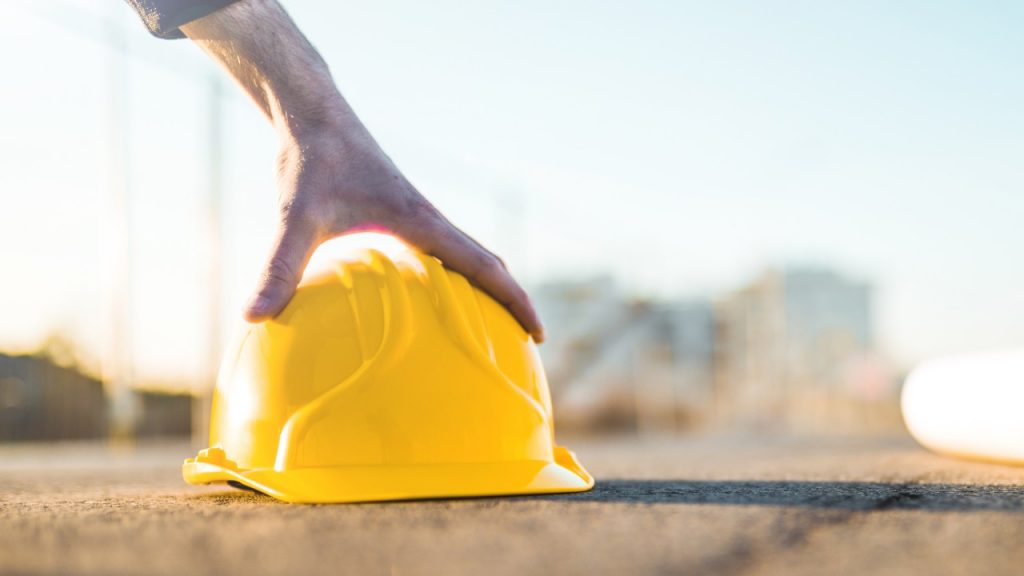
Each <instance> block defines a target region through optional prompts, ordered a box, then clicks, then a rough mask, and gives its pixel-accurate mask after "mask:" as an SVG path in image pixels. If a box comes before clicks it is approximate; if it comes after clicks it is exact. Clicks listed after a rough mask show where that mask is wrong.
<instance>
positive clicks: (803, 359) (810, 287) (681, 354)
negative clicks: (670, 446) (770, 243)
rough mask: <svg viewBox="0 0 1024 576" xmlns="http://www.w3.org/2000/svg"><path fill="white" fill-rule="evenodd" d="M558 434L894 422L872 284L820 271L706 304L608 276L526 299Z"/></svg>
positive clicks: (879, 426) (867, 426) (856, 426)
mask: <svg viewBox="0 0 1024 576" xmlns="http://www.w3.org/2000/svg"><path fill="white" fill-rule="evenodd" d="M535 295H536V303H537V307H538V310H539V312H540V313H541V316H542V317H543V318H544V320H545V324H546V325H547V327H548V338H549V339H548V341H547V342H546V343H545V344H544V346H542V347H541V355H542V356H543V358H544V362H545V367H546V368H547V372H548V380H549V382H550V385H551V390H552V397H553V398H554V400H555V403H554V406H555V412H556V414H555V417H556V419H557V420H558V422H559V426H560V427H565V428H577V429H586V430H595V429H619V430H635V431H638V432H647V431H661V430H676V431H681V430H691V429H694V428H697V427H703V426H719V427H737V426H738V427H748V428H761V429H763V428H773V429H787V430H799V431H808V432H836V433H848V432H858V433H860V432H872V431H891V430H894V429H897V428H898V427H899V426H900V419H899V414H898V403H897V402H896V400H895V386H894V384H895V382H896V378H895V377H894V375H893V371H892V370H891V369H890V368H889V366H888V364H887V363H886V362H885V361H884V360H883V358H882V357H881V356H880V355H879V354H878V352H877V350H876V346H875V342H874V336H873V335H874V314H873V304H872V301H873V290H872V288H871V287H870V286H869V285H867V284H865V283H863V282H858V281H853V280H849V279H847V278H844V277H843V276H841V275H839V274H836V273H834V272H831V271H828V270H820V269H792V270H787V271H773V272H766V273H764V274H763V275H761V276H760V277H758V278H757V279H756V280H755V281H753V282H751V283H749V284H748V285H746V286H744V287H742V288H740V289H738V290H736V291H734V292H732V293H730V294H728V295H726V296H725V297H723V298H721V299H719V300H718V301H716V302H714V303H712V302H711V301H700V300H696V301H667V302H652V301H642V300H637V299H631V298H629V297H628V296H626V295H624V294H623V293H622V292H621V291H620V290H619V289H618V288H617V286H616V285H615V283H614V282H613V281H612V280H611V279H609V278H596V279H592V280H587V281H580V282H562V283H557V284H549V285H546V286H543V287H541V288H540V289H538V290H536V291H535Z"/></svg>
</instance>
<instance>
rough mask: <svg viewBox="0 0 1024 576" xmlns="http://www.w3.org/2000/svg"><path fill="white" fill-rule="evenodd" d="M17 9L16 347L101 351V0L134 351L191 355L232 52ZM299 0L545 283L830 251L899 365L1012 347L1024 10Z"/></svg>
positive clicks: (737, 274) (793, 259) (727, 281)
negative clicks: (210, 52) (220, 93)
mask: <svg viewBox="0 0 1024 576" xmlns="http://www.w3.org/2000/svg"><path fill="white" fill-rule="evenodd" d="M7 2H8V3H10V4H12V5H13V6H15V8H16V9H17V10H18V11H17V12H15V13H16V14H19V15H21V16H23V18H21V19H19V23H18V25H17V26H13V27H11V28H10V29H9V31H8V32H7V33H6V34H5V35H4V36H3V37H2V38H0V49H2V50H3V53H5V54H7V55H8V57H7V58H6V59H5V67H6V69H5V75H4V80H3V89H2V90H0V105H2V106H3V109H4V110H5V111H6V114H5V129H4V130H3V131H2V132H0V169H2V170H0V190H2V194H3V203H2V206H3V210H0V243H2V245H3V246H4V247H5V248H3V250H2V251H0V266H2V269H4V270H5V271H7V274H8V276H9V277H10V278H13V279H15V280H14V281H10V282H5V283H3V285H0V314H2V317H3V318H4V319H5V320H4V321H3V322H0V346H5V347H8V348H10V347H25V346H32V345H34V343H35V341H36V340H38V339H39V338H40V337H42V336H43V335H45V334H46V333H48V332H50V331H52V330H54V329H62V330H65V331H69V332H71V333H72V334H74V335H75V337H76V339H78V340H79V341H80V342H81V343H82V344H83V345H85V346H86V347H87V348H88V349H90V350H100V349H101V347H102V344H101V342H102V341H103V338H104V337H105V336H104V334H105V332H104V330H106V327H107V326H108V324H109V322H108V320H107V312H108V311H107V310H105V309H104V307H103V306H102V304H103V302H104V301H105V297H104V294H105V293H107V291H108V290H109V288H110V287H109V286H108V285H107V284H109V280H105V278H107V275H104V274H95V273H93V271H94V270H96V269H97V267H99V269H100V270H107V269H109V266H107V264H105V262H106V261H105V259H104V257H103V256H102V255H103V254H104V253H105V250H106V249H107V247H108V246H109V244H110V238H109V237H108V236H105V235H104V230H109V214H108V212H109V211H108V207H109V205H108V204H107V202H108V200H107V198H108V194H107V192H106V191H107V190H108V188H109V182H110V172H109V168H110V166H111V163H110V159H109V132H110V130H109V126H110V121H109V118H108V116H107V111H108V106H107V104H106V103H107V99H108V98H109V97H110V93H111V91H110V88H109V82H108V80H109V76H108V68H109V67H108V64H109V62H110V59H111V58H110V54H109V50H108V49H107V48H105V46H104V43H103V42H101V41H97V40H95V38H96V37H99V36H102V35H104V34H107V33H108V30H106V29H104V28H102V27H100V26H98V25H97V24H95V23H92V24H90V23H89V22H90V21H91V20H90V19H86V20H85V21H84V22H86V23H84V24H77V25H75V24H73V23H74V22H75V21H77V20H79V19H78V18H77V17H76V15H78V14H85V15H90V14H91V15H95V16H96V17H111V18H113V20H114V22H115V23H116V24H117V25H118V26H120V27H121V28H123V29H124V38H125V41H126V42H127V44H128V50H129V52H130V53H131V56H130V57H127V58H126V59H125V62H126V63H127V64H126V70H127V73H128V81H127V86H128V91H127V93H126V94H125V95H124V99H125V101H126V103H127V109H126V110H127V112H126V113H127V114H128V118H129V119H130V126H131V130H130V133H129V137H128V141H129V144H130V146H131V149H132V152H131V154H130V161H131V163H132V166H133V168H132V171H131V176H130V183H131V190H132V205H133V215H134V224H133V254H134V260H135V262H136V274H135V276H134V280H133V282H134V287H133V292H134V293H135V306H134V310H135V314H136V320H135V333H136V337H135V342H136V344H135V348H136V349H135V351H134V352H133V353H134V354H135V356H136V358H138V359H139V364H140V371H141V372H143V373H144V374H146V375H156V376H160V377H164V378H169V379H170V378H183V377H184V378H187V377H192V376H194V375H195V374H198V373H199V372H200V371H201V366H202V357H203V356H202V355H203V350H205V349H206V348H207V346H206V343H205V341H204V339H203V338H204V336H203V334H204V331H203V315H202V311H201V308H200V304H201V303H202V302H203V298H204V287H205V286H206V285H207V281H206V280H205V279H204V277H203V276H202V273H203V268H202V251H203V243H202V241H203V236H202V233H203V223H202V221H201V220H199V219H198V218H199V216H198V215H199V213H200V208H201V206H202V204H201V202H202V194H203V192H204V178H203V169H204V166H205V164H204V163H205V161H206V158H205V154H206V151H207V140H206V134H207V130H208V128H207V126H206V125H205V124H204V122H205V114H206V113H207V110H206V107H205V106H206V102H205V100H204V95H205V92H204V91H205V89H206V84H205V79H206V78H208V77H210V76H211V75H212V74H214V73H215V72H216V71H215V70H214V69H213V67H212V65H210V64H209V63H208V62H206V61H205V59H204V57H203V56H202V55H200V54H199V53H198V51H197V50H196V49H195V47H194V46H190V45H189V43H188V42H187V41H178V42H160V41H157V40H154V39H151V38H149V37H148V36H147V35H146V34H144V33H143V32H142V30H141V29H140V28H139V26H138V25H137V23H136V22H134V15H133V14H132V13H131V12H130V11H129V10H128V9H127V8H126V7H124V6H121V5H120V3H119V2H115V1H114V0H109V4H110V5H107V4H104V3H98V2H95V0H76V1H70V0H67V1H65V2H62V3H58V4H56V5H55V6H52V7H50V8H40V7H37V6H36V4H37V3H33V2H29V1H28V0H7ZM285 5H286V7H288V8H289V9H290V11H291V12H292V14H293V16H294V17H295V19H296V20H297V21H298V22H299V24H300V26H301V27H302V28H303V29H304V30H305V32H306V34H307V35H308V36H309V37H310V39H311V40H312V41H313V42H314V43H315V44H316V45H317V47H318V48H320V50H321V51H322V52H323V54H324V56H325V58H326V59H327V60H328V62H329V64H330V65H331V68H332V70H333V72H334V75H335V77H336V79H337V81H338V83H339V85H340V86H341V88H342V91H343V92H344V94H345V95H346V96H347V97H348V98H349V100H350V101H351V102H352V103H353V105H354V106H355V108H356V110H357V111H358V112H359V113H360V115H361V116H362V117H363V119H364V121H365V122H366V123H367V124H368V125H369V126H370V128H371V130H372V131H373V132H374V133H375V134H376V135H377V136H378V138H379V140H381V142H382V144H383V145H384V147H385V149H386V150H388V151H389V153H390V154H391V155H392V156H393V157H394V158H395V160H396V161H397V162H398V164H399V166H401V167H402V168H403V169H404V170H405V171H406V172H407V174H408V175H409V176H410V178H411V179H412V180H413V181H414V182H415V183H417V184H418V185H419V186H420V188H421V189H422V190H423V191H424V193H425V194H426V195H427V196H428V197H430V198H432V199H434V200H435V201H436V202H437V203H438V204H439V205H440V206H441V207H442V209H444V210H445V211H446V212H448V214H449V216H450V217H451V218H452V219H453V220H455V221H456V222H457V223H458V224H460V225H461V226H463V227H464V228H466V229H467V230H469V231H470V232H471V233H473V234H474V235H476V236H478V237H479V238H480V239H481V240H482V241H483V242H484V243H486V244H488V245H490V246H492V247H494V248H495V250H496V251H498V252H500V253H502V255H503V256H505V257H506V259H507V260H508V261H509V262H510V263H511V265H512V267H513V269H514V270H515V271H517V272H518V274H519V275H520V276H521V277H523V278H524V279H525V280H526V281H527V283H530V284H533V283H537V282H541V281H543V280H545V279H549V278H565V277H575V276H584V275H592V274H598V273H602V272H605V271H609V272H612V273H613V274H615V275H616V276H617V277H619V278H620V279H621V280H622V282H623V283H624V285H626V286H628V287H629V288H630V289H631V290H634V291H636V292H637V293H641V294H648V295H655V296H661V297H677V296H702V295H714V294H717V293H719V292H721V291H722V290H726V289H728V288H731V287H734V286H736V285H737V284H739V283H741V282H743V281H745V280H747V279H749V278H750V277H752V276H753V275H754V274H756V272H757V271H758V270H759V269H761V268H762V267H764V266H771V265H777V266H782V265H792V264H822V265H828V266H831V267H833V268H836V269H838V270H840V271H842V272H846V273H849V274H850V275H853V276H856V277H861V278H864V279H867V280H869V281H871V282H873V283H874V284H875V285H876V286H877V287H878V319H879V325H880V326H879V332H880V333H879V336H880V338H881V340H882V342H883V344H884V346H885V348H886V350H888V351H889V352H891V353H892V354H893V355H894V356H895V357H896V358H897V359H899V360H900V361H903V362H912V361H915V360H917V359H919V358H921V357H924V356H928V355H932V354H937V353H944V352H950V351H956V350H966V349H981V348H987V347H1005V346H1015V345H1020V344H1022V343H1024V269H1022V267H1021V266H1020V265H1019V264H1018V262H1019V260H1020V256H1019V254H1020V251H1021V248H1022V247H1024V232H1022V228H1021V223H1022V221H1024V196H1022V190H1024V169H1022V168H1021V162H1020V158H1021V155H1022V153H1024V112H1022V111H1021V110H1022V109H1021V104H1020V103H1021V102H1022V101H1024V74H1022V72H1024V70H1022V66H1024V64H1022V63H1024V36H1022V35H1021V34H1020V29H1021V27H1022V24H1024V5H1020V4H1019V3H1012V2H966V1H965V2H924V1H921V2H901V3H892V2H856V3H854V2H846V3H838V2H835V3H833V2H777V3H768V2H755V1H747V2H667V1H662V2H658V1H653V0H647V1H637V2H629V3H625V2H594V1H582V0H579V1H577V0H572V1H560V2H554V3H552V2H540V1H523V0H518V1H516V2H500V3H499V2H493V3H465V2H455V1H453V0H445V1H434V0H432V1H430V2H414V1H412V0H395V1H386V0H380V1H374V2H330V3H328V2H314V1H312V0H293V1H286V2H285ZM69 26H71V28H69ZM91 38H92V39H91ZM227 92H228V93H229V97H227V98H226V99H225V101H224V106H225V108H226V110H227V114H226V117H225V119H224V126H225V128H226V130H227V133H228V138H227V141H226V145H225V148H226V159H225V160H226V166H225V186H226V191H225V192H226V201H225V211H226V217H225V232H226V236H227V238H226V240H227V245H226V258H227V262H226V265H225V268H224V275H223V277H224V281H225V305H226V311H225V317H226V318H229V319H231V320H233V319H234V317H235V312H236V310H237V309H238V307H239V306H240V305H241V303H242V300H243V299H244V297H245V295H246V292H247V290H248V289H249V284H250V282H251V281H252V279H253V277H254V276H255V273H256V271H257V270H258V267H259V264H260V262H261V260H262V259H263V256H264V251H265V249H266V247H267V243H268V242H269V232H270V226H271V222H272V209H273V201H274V191H273V183H272V169H271V161H272V158H273V155H274V152H275V142H274V139H273V134H272V132H271V131H270V129H269V128H268V127H267V126H266V125H265V122H263V120H262V119H261V118H260V117H259V116H258V114H257V113H256V112H255V110H254V109H253V107H252V106H251V105H250V104H249V103H248V101H247V100H245V99H244V97H242V96H240V95H239V94H238V91H237V89H235V88H234V87H233V86H228V87H227ZM509 207H511V208H512V209H515V210H518V211H519V212H520V213H521V214H522V217H521V218H519V219H513V222H512V223H509V219H506V218H501V215H502V214H503V211H504V210H507V209H509ZM104 266H107V267H106V268H104ZM97 353H98V352H97Z"/></svg>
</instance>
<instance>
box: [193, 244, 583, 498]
mask: <svg viewBox="0 0 1024 576" xmlns="http://www.w3.org/2000/svg"><path fill="white" fill-rule="evenodd" d="M210 446H211V447H210V448H208V449H206V450H203V451H201V452H200V453H199V454H198V455H197V456H196V458H190V459H188V460H186V461H185V464H184V467H183V470H182V472H183V476H184V478H185V480H186V481H187V482H189V483H192V484H208V483H212V482H232V483H236V484H239V485H242V486H246V487H249V488H252V489H255V490H258V491H260V492H263V493H266V494H269V495H271V496H274V497H276V498H279V499H281V500H286V501H289V502H310V503H312V502H325V503H326V502H361V501H376V500H401V499H415V498H440V497H458V496H485V495H500V494H537V493H553V492H578V491H585V490H589V489H590V488H592V487H593V485H594V480H593V478H592V477H591V476H590V475H589V474H588V473H587V471H586V470H584V469H583V467H582V466H581V465H580V464H579V462H578V461H577V460H576V458H575V456H574V455H573V453H572V452H570V451H569V450H566V449H565V448H562V447H560V446H557V445H556V444H555V441H554V427H553V423H552V418H551V400H550V396H549V392H548V386H547V380H546V379H545V376H544V370H543V367H542V366H541V362H540V357H539V355H538V353H537V348H536V346H535V345H534V343H533V341H532V340H531V339H530V337H529V336H528V335H527V334H526V332H525V331H524V330H523V329H522V327H520V326H519V324H518V323H517V322H516V321H515V319H513V318H512V316H511V315H510V314H509V313H508V312H507V311H506V310H505V309H504V308H503V307H501V306H500V305H499V304H498V303H497V302H495V301H494V300H493V299H491V298H490V297H489V296H488V295H487V294H485V293H484V292H482V291H480V290H479V289H477V288H475V287H473V286H472V285H470V284H469V282H467V281H466V279H465V278H464V277H463V276H461V275H459V274H458V273H455V272H452V271H450V270H446V269H445V268H443V267H442V266H441V263H440V262H439V261H438V260H436V259H435V258H433V257H430V256H426V255H423V254H420V253H418V252H415V251H414V250H412V249H408V250H406V251H404V252H400V253H399V254H397V255H395V256H394V257H388V256H385V255H384V254H383V253H381V252H379V251H376V250H366V249H364V250H357V251H350V252H349V253H348V254H346V255H345V256H344V257H342V258H339V259H334V260H331V261H329V263H328V265H326V266H323V267H321V268H319V269H315V270H314V269H312V268H311V269H309V270H307V271H306V274H305V275H304V277H303V280H302V282H301V283H300V285H299V288H298V290H297V291H296V293H295V296H294V297H293V298H292V300H291V302H290V303H289V304H288V306H287V307H286V308H285V309H284V311H282V312H281V314H279V315H278V317H277V318H275V319H274V320H271V321H267V322H263V323H260V324H252V325H246V326H245V327H244V328H243V329H242V330H241V331H240V333H239V335H238V336H237V337H236V339H235V342H234V343H233V344H232V345H231V346H229V347H228V349H227V353H226V355H225V357H224V361H223V363H222V365H221V370H220V374H219V376H218V381H217V386H216V390H215V392H214V397H213V406H212V413H211V422H210Z"/></svg>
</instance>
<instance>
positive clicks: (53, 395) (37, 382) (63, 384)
mask: <svg viewBox="0 0 1024 576" xmlns="http://www.w3.org/2000/svg"><path fill="white" fill-rule="evenodd" d="M130 400H131V402H132V403H133V404H134V405H135V406H136V408H137V409H136V410H135V411H134V412H135V413H136V414H138V417H137V418H136V419H135V422H134V425H133V427H132V429H131V430H129V433H130V434H132V435H133V436H134V437H157V436H179V437H187V436H189V434H190V433H191V426H192V396H191V395H188V394H174V393H167V392H162V391H143V390H135V391H132V392H131V396H130ZM110 432H111V426H110V402H109V398H108V396H107V394H106V393H105V391H104V388H103V384H102V383H101V382H100V381H99V380H98V379H96V378H93V377H91V376H89V375H86V374H83V373H82V372H80V371H78V370H76V369H75V368H74V367H72V366H64V365H62V364H61V363H58V362H56V361H54V359H53V358H51V357H49V356H7V355H4V354H0V442H12V441H40V440H43V441H46V440H49V441H56V440H83V439H98V438H106V437H107V436H108V434H109V433H110Z"/></svg>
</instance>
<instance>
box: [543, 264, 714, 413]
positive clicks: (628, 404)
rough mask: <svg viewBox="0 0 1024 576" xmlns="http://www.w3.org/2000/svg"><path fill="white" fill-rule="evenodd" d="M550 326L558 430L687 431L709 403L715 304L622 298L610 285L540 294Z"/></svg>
mask: <svg viewBox="0 0 1024 576" xmlns="http://www.w3.org/2000/svg"><path fill="white" fill-rule="evenodd" d="M535 299H536V303H537V307H538V310H539V312H540V314H541V316H542V317H543V318H544V320H545V324H546V325H547V326H548V327H549V331H548V335H549V336H548V341H547V342H545V344H544V346H542V347H541V354H542V356H543V359H544V363H545V367H546V369H547V373H548V380H549V382H550V385H551V389H552V397H553V398H554V400H555V403H554V406H555V412H556V413H555V418H556V419H557V420H558V422H559V426H560V427H564V428H577V429H579V428H582V429H631V430H637V431H641V432H643V431H654V430H684V429H690V428H693V427H695V426H697V425H699V424H700V423H702V421H703V420H704V419H705V417H706V415H707V413H708V411H707V406H708V405H709V404H710V401H711V397H712V393H713V390H712V387H713V384H714V379H713V354H712V347H713V343H714V327H715V325H714V309H713V307H712V305H711V303H710V302H687V303H682V302H677V303H654V302H645V301H641V300H635V299H630V298H627V297H625V296H624V295H623V294H622V293H621V292H620V291H619V289H618V288H617V286H616V285H615V283H614V282H613V281H612V280H611V279H609V278H604V277H603V278H596V279H592V280H587V281H581V282H562V283H557V284H549V285H546V286H543V287H541V288H540V289H538V290H537V291H536V292H535Z"/></svg>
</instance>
